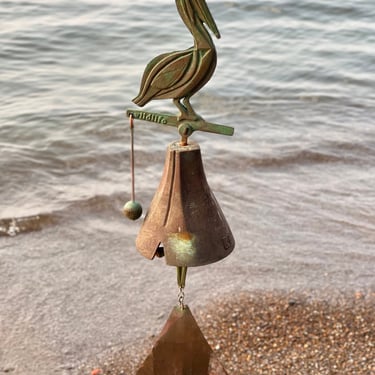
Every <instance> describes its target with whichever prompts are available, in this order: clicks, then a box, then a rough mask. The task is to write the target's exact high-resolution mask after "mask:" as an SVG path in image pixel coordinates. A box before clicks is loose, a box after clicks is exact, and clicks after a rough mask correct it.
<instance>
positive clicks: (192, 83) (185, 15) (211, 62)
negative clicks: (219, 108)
mask: <svg viewBox="0 0 375 375" xmlns="http://www.w3.org/2000/svg"><path fill="white" fill-rule="evenodd" d="M176 6H177V10H178V12H179V14H180V16H181V18H182V21H183V22H184V24H185V25H186V27H187V28H188V29H189V31H190V33H191V34H192V35H193V38H194V46H193V47H191V48H188V49H186V50H184V51H174V52H170V53H164V54H162V55H159V56H157V57H155V58H154V59H152V60H151V61H150V62H149V63H148V65H147V67H146V69H145V71H144V73H143V78H142V82H141V88H140V91H139V94H138V95H137V97H135V98H134V99H133V102H134V103H135V104H137V105H138V106H140V107H143V106H144V105H145V104H147V103H148V102H149V101H151V100H154V99H173V103H174V104H175V105H176V106H177V108H178V109H179V111H180V115H179V116H178V120H199V119H201V118H200V116H198V115H197V114H196V113H195V111H194V109H193V108H192V106H191V104H190V98H191V96H193V95H194V94H195V93H196V92H197V91H199V90H200V89H201V88H202V87H203V86H204V85H205V84H206V83H207V82H208V81H209V80H210V78H211V76H212V74H213V73H214V71H215V68H216V59H217V58H216V49H215V45H214V43H213V41H212V38H211V36H210V34H209V32H208V30H207V28H206V27H205V25H204V24H206V25H207V26H208V28H209V29H210V30H211V31H212V32H213V34H214V35H215V36H216V37H217V38H220V33H219V30H218V28H217V26H216V23H215V21H214V19H213V17H212V14H211V12H210V10H209V9H208V6H207V4H206V1H205V0H176Z"/></svg>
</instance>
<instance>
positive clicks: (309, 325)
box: [81, 291, 375, 375]
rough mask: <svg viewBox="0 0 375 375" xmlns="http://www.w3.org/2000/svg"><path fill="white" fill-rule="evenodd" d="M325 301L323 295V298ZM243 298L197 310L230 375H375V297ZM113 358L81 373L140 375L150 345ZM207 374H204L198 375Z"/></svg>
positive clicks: (262, 294)
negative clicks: (140, 365) (137, 371)
mask: <svg viewBox="0 0 375 375" xmlns="http://www.w3.org/2000/svg"><path fill="white" fill-rule="evenodd" d="M321 297H323V296H321ZM326 297H328V298H329V299H328V300H327V299H325V298H317V297H314V298H312V297H311V294H309V293H295V292H292V293H281V292H277V293H274V292H268V293H265V292H256V293H241V294H239V295H236V296H231V297H224V298H222V299H220V300H216V301H213V302H211V303H210V304H209V305H207V306H206V307H205V308H203V309H197V310H196V311H195V316H196V319H197V321H198V323H199V325H200V327H201V329H202V331H203V333H204V334H205V336H206V338H207V340H208V341H209V343H210V345H211V347H212V349H213V350H214V352H216V354H217V356H218V357H219V358H220V361H221V363H222V364H224V365H225V367H226V370H227V372H228V374H231V375H234V374H238V375H239V374H244V375H250V374H267V375H269V374H310V375H323V374H348V375H349V374H358V375H361V374H363V375H373V374H374V373H375V314H374V313H375V293H373V292H369V291H368V292H359V291H358V292H356V293H354V294H336V296H335V299H334V300H332V295H331V294H330V295H326ZM152 340H153V339H152V338H149V340H148V341H147V342H144V343H142V344H141V343H140V344H139V345H136V346H133V347H131V348H130V347H128V348H123V349H122V350H120V351H117V352H115V353H111V354H108V355H107V356H105V357H104V358H102V359H101V361H100V360H98V362H97V363H95V364H91V367H90V365H86V366H82V367H81V371H82V372H81V373H82V374H103V375H104V374H107V375H122V374H129V375H131V374H135V371H136V369H137V366H138V365H139V362H140V361H142V359H144V358H145V356H146V354H147V351H148V350H150V347H151V345H152ZM195 375H204V374H195Z"/></svg>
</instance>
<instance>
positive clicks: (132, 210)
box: [123, 201, 142, 220]
mask: <svg viewBox="0 0 375 375" xmlns="http://www.w3.org/2000/svg"><path fill="white" fill-rule="evenodd" d="M123 212H124V215H125V216H126V217H127V218H128V219H130V220H137V219H139V218H140V217H141V215H142V206H141V205H140V204H139V203H138V202H136V201H129V202H126V203H125V205H124V208H123Z"/></svg>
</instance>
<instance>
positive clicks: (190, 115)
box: [173, 96, 202, 121]
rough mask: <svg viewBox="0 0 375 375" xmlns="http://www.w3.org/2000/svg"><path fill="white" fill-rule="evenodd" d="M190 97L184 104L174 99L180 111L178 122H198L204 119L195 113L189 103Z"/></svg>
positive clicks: (185, 99) (186, 98)
mask: <svg viewBox="0 0 375 375" xmlns="http://www.w3.org/2000/svg"><path fill="white" fill-rule="evenodd" d="M189 99H190V97H188V96H187V97H185V98H184V100H183V103H181V102H180V99H176V98H175V99H173V103H174V104H175V106H176V107H177V108H178V109H179V110H180V115H179V116H177V119H178V121H182V120H191V121H197V120H201V119H202V118H201V117H200V116H199V115H198V114H197V113H196V112H195V111H194V109H193V107H192V106H191V104H190V101H189Z"/></svg>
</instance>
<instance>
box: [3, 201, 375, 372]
mask: <svg viewBox="0 0 375 375" xmlns="http://www.w3.org/2000/svg"><path fill="white" fill-rule="evenodd" d="M110 212H112V211H106V208H105V207H100V209H99V210H98V211H97V212H95V213H93V212H91V214H90V217H87V218H85V216H81V217H78V218H76V219H75V220H72V221H71V222H69V223H67V222H65V223H60V224H59V225H57V226H53V227H50V228H45V229H43V230H42V231H39V232H33V233H30V234H25V235H20V236H18V237H16V238H12V237H7V238H6V237H5V238H4V237H3V238H1V239H0V240H1V270H2V272H1V274H0V289H1V292H0V316H1V323H0V337H1V341H0V373H1V374H2V373H4V374H11V375H26V374H36V373H37V374H38V375H51V374H61V375H76V374H80V375H81V374H88V375H91V372H92V370H94V369H96V368H100V369H102V370H103V374H133V373H134V369H135V368H136V366H137V365H138V364H139V362H140V361H141V360H142V359H143V358H144V357H145V355H146V353H147V351H148V350H149V349H150V345H151V342H152V339H153V337H155V336H156V335H158V333H159V332H160V330H161V328H162V326H163V325H164V323H165V321H166V319H167V317H168V315H169V313H170V311H171V309H172V307H173V306H174V304H175V303H176V302H177V293H178V289H177V285H176V279H175V278H176V275H175V270H174V269H173V267H167V266H166V265H165V264H164V261H163V260H160V259H159V260H154V261H148V260H146V259H144V258H143V257H141V256H140V255H139V254H138V252H137V251H136V250H135V249H134V238H135V236H136V233H137V230H138V224H137V223H129V222H127V221H126V222H125V225H124V221H123V220H124V219H123V218H122V217H121V216H120V215H117V214H116V215H114V214H113V212H112V213H110ZM229 216H230V215H229ZM94 217H96V219H95V220H97V222H98V225H97V229H95V233H94V232H93V222H94ZM229 219H231V218H229ZM85 220H90V226H86V224H85ZM237 224H238V225H237V233H238V235H239V237H238V238H245V233H246V223H245V221H244V222H243V224H242V226H241V224H240V222H237ZM85 228H86V229H85ZM239 248H240V249H241V248H243V246H241V245H240V247H239ZM241 252H242V250H241V251H237V252H236V251H235V252H234V253H233V255H231V256H230V257H228V258H226V259H225V260H223V261H221V262H218V263H216V264H213V265H210V266H207V267H198V268H194V269H191V270H189V274H188V279H187V287H186V303H187V304H188V305H189V307H190V309H191V310H192V312H193V314H194V315H195V317H196V319H197V321H198V323H199V325H200V327H201V328H202V331H203V333H204V334H205V336H206V338H207V339H208V341H209V343H210V344H211V346H212V348H213V349H214V350H215V351H217V354H218V355H219V357H220V359H221V361H222V362H223V364H225V367H226V369H227V371H228V373H229V374H251V373H254V374H272V373H275V374H280V373H285V374H335V373H337V374H366V375H367V374H368V375H372V373H371V371H373V364H374V355H373V354H374V350H373V346H372V345H373V343H374V294H373V288H372V282H371V280H372V278H371V277H367V278H365V279H364V278H363V275H370V274H369V269H370V268H369V267H370V265H371V262H372V260H371V257H366V258H365V257H363V258H361V259H360V258H358V259H356V260H352V263H353V262H356V267H355V268H353V270H352V271H350V272H349V269H350V264H351V262H350V261H349V259H346V258H345V257H342V258H341V263H340V262H338V261H337V258H334V259H331V263H329V258H327V263H326V265H325V267H324V272H322V269H321V268H317V267H314V266H312V265H310V264H308V263H306V262H301V263H300V264H296V263H292V264H291V261H290V258H289V257H288V255H287V254H285V257H284V258H282V257H280V258H279V261H278V263H277V264H276V265H275V266H274V267H266V266H265V265H262V259H263V257H272V249H270V250H269V254H267V253H266V252H263V253H257V252H255V251H254V258H253V259H254V262H253V264H252V265H250V266H249V265H247V266H246V267H244V266H243V264H242V260H241ZM360 265H362V266H360ZM361 275H362V276H361ZM358 280H360V281H361V283H359V282H358ZM363 280H365V281H366V283H364V281H363ZM366 284H367V286H366ZM304 332H306V333H307V334H306V333H304ZM274 345H275V346H274ZM371 356H372V357H371ZM309 366H318V367H317V368H316V367H309ZM334 366H337V371H336V368H335V367H334ZM371 366H372V367H371ZM271 368H272V369H273V371H274V372H270V371H271V370H270V369H271ZM281 369H282V370H281ZM283 371H284V372H283ZM288 371H289V372H288ZM345 371H346V372H345Z"/></svg>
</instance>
